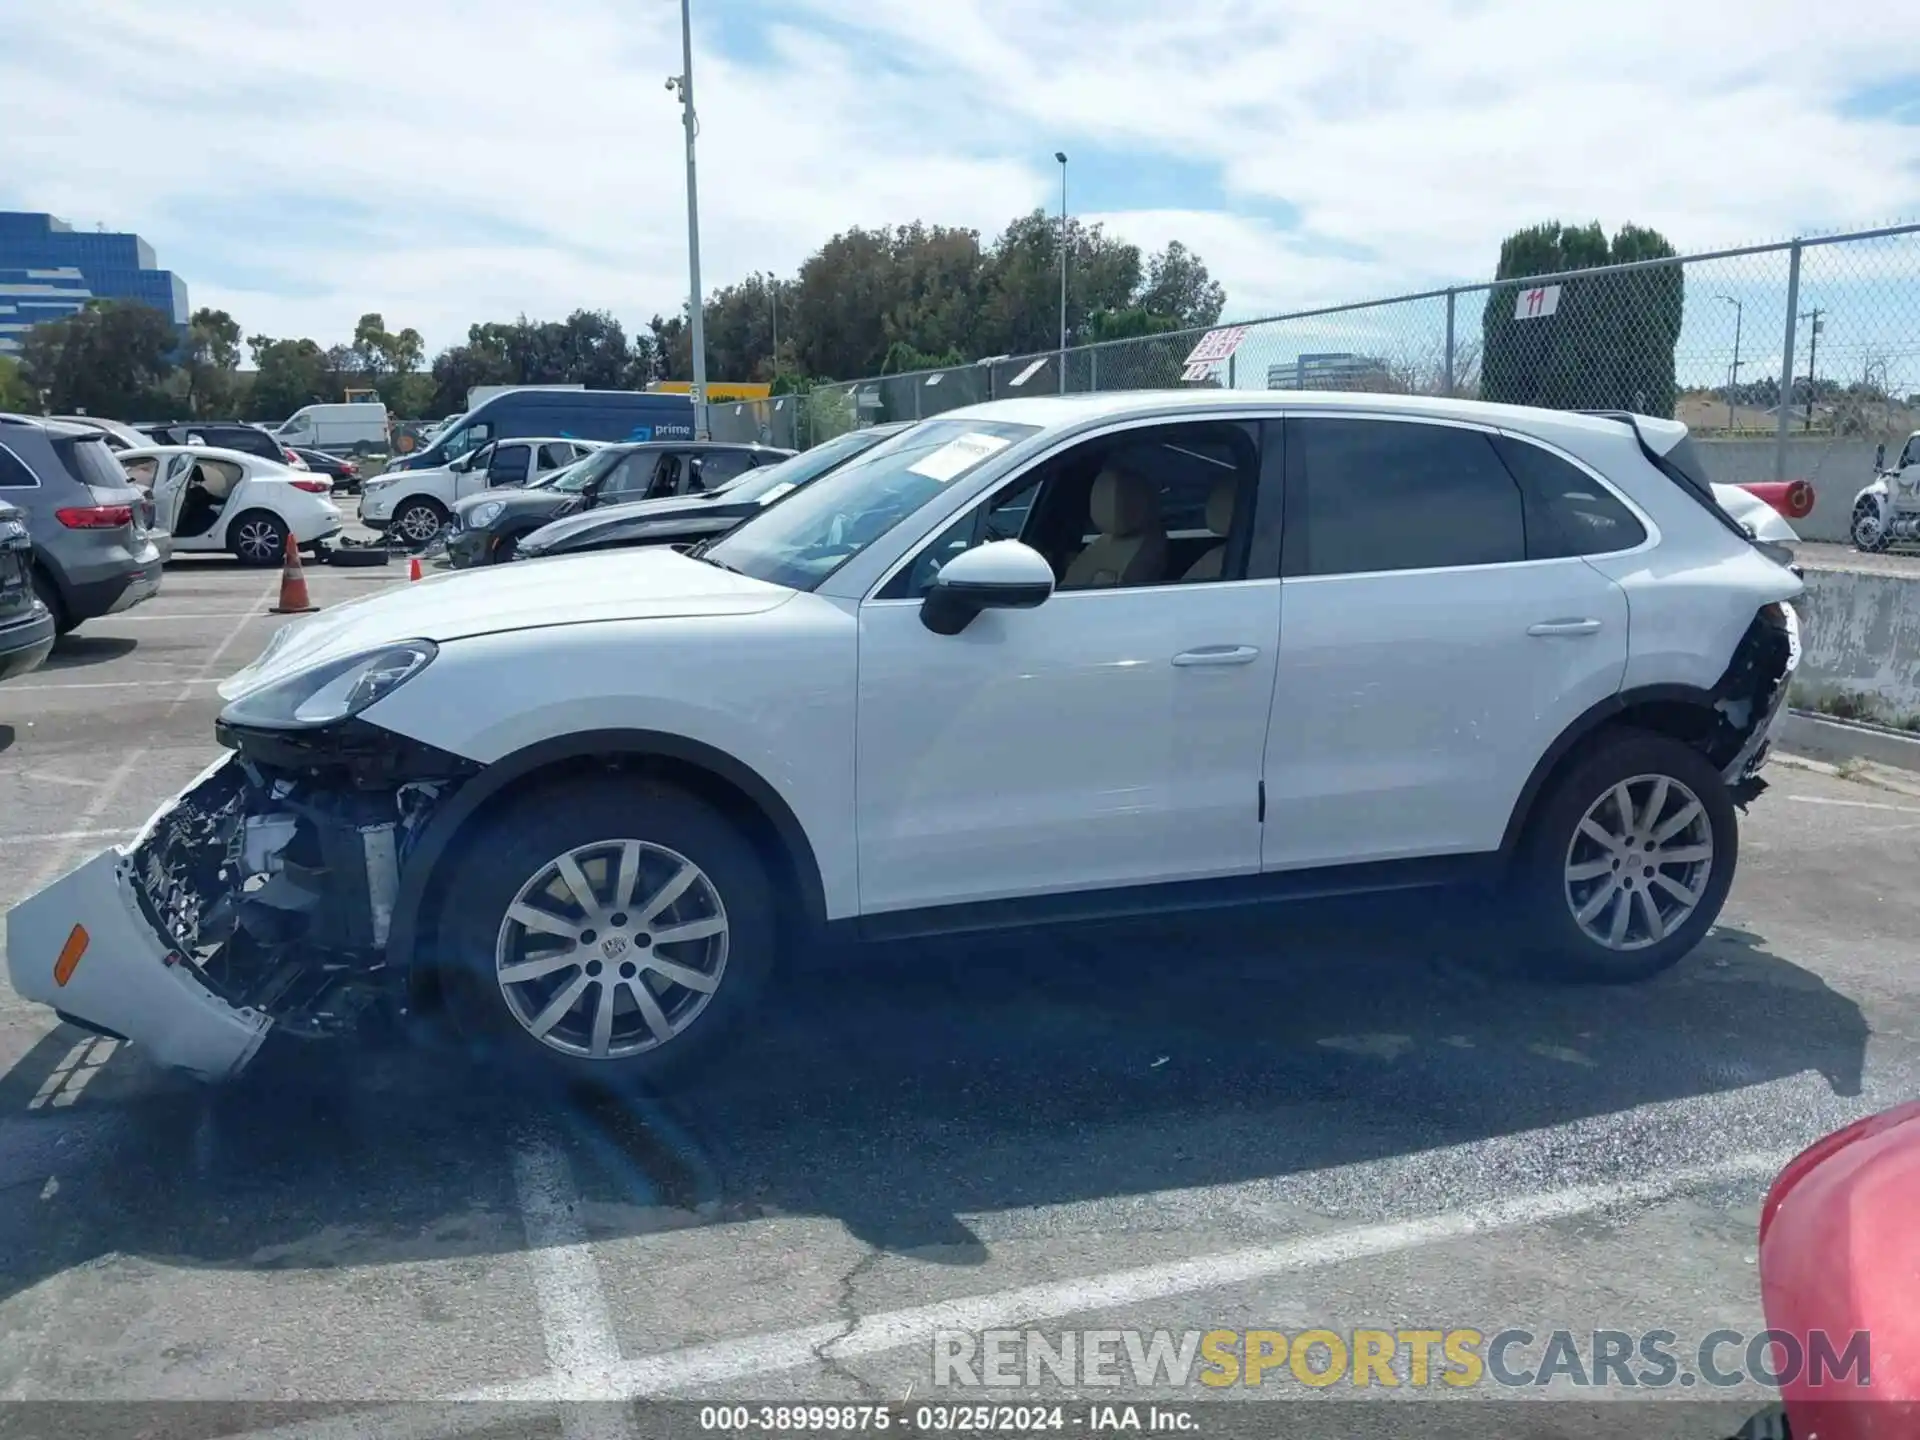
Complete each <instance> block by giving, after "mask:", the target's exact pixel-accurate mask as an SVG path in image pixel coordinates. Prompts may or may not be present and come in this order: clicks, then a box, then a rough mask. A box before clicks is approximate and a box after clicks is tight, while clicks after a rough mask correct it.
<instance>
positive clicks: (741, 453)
mask: <svg viewBox="0 0 1920 1440" xmlns="http://www.w3.org/2000/svg"><path fill="white" fill-rule="evenodd" d="M698 463H699V466H700V484H701V485H702V486H703V487H705V488H706V489H708V490H717V489H719V488H720V487H721V486H722V485H724V484H726V483H727V481H729V480H731V479H733V478H734V477H735V476H737V475H744V474H746V473H747V471H749V470H751V469H752V468H753V453H752V452H751V451H748V450H709V451H707V452H706V453H705V454H704V455H701V456H699V457H698Z"/></svg>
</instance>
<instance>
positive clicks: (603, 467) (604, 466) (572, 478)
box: [540, 450, 631, 495]
mask: <svg viewBox="0 0 1920 1440" xmlns="http://www.w3.org/2000/svg"><path fill="white" fill-rule="evenodd" d="M630 453H631V452H630V451H626V450H596V451H594V452H593V454H591V455H589V456H587V458H586V459H584V460H576V461H574V462H573V464H571V465H569V466H567V467H566V468H565V469H563V470H556V471H554V472H553V474H551V475H549V476H548V477H547V478H546V479H545V480H542V481H541V482H540V488H541V489H543V490H565V491H566V492H567V493H568V494H570V495H575V494H578V493H579V492H580V491H582V490H584V489H586V488H587V487H588V486H589V485H591V484H593V483H594V482H595V481H596V480H598V479H599V478H600V477H601V476H602V475H604V474H606V473H607V472H608V471H609V470H611V469H612V468H613V467H614V466H615V465H618V464H619V463H620V462H621V461H622V460H624V459H626V458H627V456H628V455H629V454H630Z"/></svg>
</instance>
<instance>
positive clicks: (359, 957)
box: [130, 733, 462, 1038]
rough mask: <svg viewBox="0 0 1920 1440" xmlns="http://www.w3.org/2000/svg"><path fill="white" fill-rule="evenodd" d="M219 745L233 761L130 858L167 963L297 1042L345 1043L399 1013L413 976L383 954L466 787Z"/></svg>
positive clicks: (260, 743)
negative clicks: (427, 831)
mask: <svg viewBox="0 0 1920 1440" xmlns="http://www.w3.org/2000/svg"><path fill="white" fill-rule="evenodd" d="M222 738H223V739H224V740H226V741H227V743H229V744H231V745H234V746H235V747H236V750H237V753H236V754H235V755H234V756H232V757H231V758H229V759H228V760H227V761H226V763H225V764H223V765H221V766H219V767H217V768H216V769H214V770H213V771H212V772H211V773H210V774H208V775H207V776H206V777H205V778H204V779H203V780H202V781H201V782H200V783H199V784H198V785H196V786H195V787H194V788H192V789H191V790H189V791H187V792H186V793H185V794H183V795H182V796H181V797H180V798H179V800H178V801H177V802H176V803H175V804H174V806H173V807H172V808H171V809H170V810H168V811H167V812H166V813H164V814H163V815H161V816H158V817H156V818H155V820H154V821H153V822H152V824H151V825H150V827H149V829H148V831H147V833H146V834H145V835H144V836H143V837H142V838H141V840H140V842H139V843H138V845H137V846H136V847H135V848H134V850H133V852H132V854H131V857H130V859H131V880H132V883H133V888H134V892H135V895H136V897H137V899H138V901H139V903H140V906H141V908H142V910H143V911H144V912H145V916H146V919H147V920H148V922H149V923H150V924H152V925H153V926H154V928H155V929H156V930H157V931H158V932H159V933H160V935H161V936H162V937H163V938H164V939H165V941H166V942H167V943H168V944H169V946H170V947H171V948H172V951H173V956H172V957H171V958H172V961H173V963H175V964H180V965H184V966H187V967H189V968H190V969H191V970H192V971H193V972H194V973H195V975H196V976H197V977H198V978H199V980H200V981H201V983H202V984H204V985H205V986H206V987H207V988H208V989H209V990H211V991H212V992H213V993H214V994H215V995H217V996H219V997H220V999H222V1000H224V1001H225V1002H226V1003H227V1004H228V1005H230V1006H232V1007H234V1008H235V1009H240V1010H253V1011H257V1012H259V1013H261V1014H264V1015H268V1016H271V1017H272V1019H273V1021H274V1023H275V1024H276V1025H277V1026H279V1027H281V1028H282V1030H283V1031H284V1032H286V1033H288V1034H292V1035H298V1036H305V1037H309V1038H319V1037H323V1036H328V1035H333V1034H340V1033H344V1032H347V1031H350V1030H353V1029H356V1028H358V1026H359V1025H360V1023H361V1022H362V1021H363V1020H364V1019H365V1018H366V1017H367V1016H368V1015H369V1014H371V1013H373V1012H376V1011H382V1012H385V1013H393V1012H394V1011H395V1010H397V1009H398V1008H400V1007H403V1006H404V1003H405V981H406V977H405V976H404V975H402V974H397V973H395V972H394V970H393V968H392V967H390V966H389V965H388V963H387V957H386V948H387V941H388V936H389V933H390V929H391V926H392V922H393V913H394V903H395V898H396V896H397V894H398V892H399V886H400V871H401V867H402V865H403V864H404V862H405V859H406V856H407V854H408V853H409V851H410V849H411V847H412V845H413V843H414V841H415V840H416V838H417V837H418V834H419V832H420V828H421V826H422V825H423V824H424V823H425V821H426V819H427V817H428V816H429V815H430V814H431V813H432V812H433V810H434V809H435V807H436V806H437V805H438V803H439V802H440V800H441V799H442V798H443V796H444V795H445V794H446V793H447V792H448V790H449V789H450V788H451V787H453V786H457V785H458V784H459V783H460V779H461V778H462V777H461V776H459V775H458V774H457V773H449V774H447V775H446V776H445V777H444V778H435V779H425V780H404V781H401V782H400V783H397V784H393V783H386V782H388V781H390V780H391V776H384V777H383V776H378V775H369V774H367V773H366V772H365V770H364V769H363V768H361V767H355V766H352V765H347V766H342V765H340V764H315V765H308V766H287V765H284V764H281V765H269V764H266V763H263V762H262V761H260V760H259V759H257V758H255V757H253V756H251V755H250V754H249V753H248V752H249V750H250V749H251V748H255V747H256V746H257V747H261V748H268V749H276V748H279V749H284V748H285V747H284V742H281V741H279V740H278V739H276V738H274V737H259V738H258V739H251V738H250V737H246V736H235V735H233V734H231V733H224V734H223V736H222ZM279 758H281V759H283V760H284V759H286V758H290V757H286V756H281V757H279ZM439 758H441V759H444V760H446V761H447V762H449V763H447V764H444V765H440V766H435V767H429V768H438V769H443V770H446V771H448V772H457V771H458V770H460V769H461V768H462V762H459V761H455V760H453V759H452V757H439Z"/></svg>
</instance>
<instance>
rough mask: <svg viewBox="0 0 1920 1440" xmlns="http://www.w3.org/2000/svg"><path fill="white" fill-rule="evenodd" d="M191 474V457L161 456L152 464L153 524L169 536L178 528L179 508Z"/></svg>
mask: <svg viewBox="0 0 1920 1440" xmlns="http://www.w3.org/2000/svg"><path fill="white" fill-rule="evenodd" d="M149 463H153V462H149ZM192 474H193V456H191V455H162V456H159V457H157V463H154V471H153V510H154V521H153V523H154V525H155V527H156V528H158V529H161V530H165V531H166V532H167V533H168V534H169V535H173V534H175V533H176V532H177V531H178V530H179V528H180V506H181V502H182V501H183V500H184V499H185V497H186V493H187V480H188V478H189V477H190V476H191V475H192Z"/></svg>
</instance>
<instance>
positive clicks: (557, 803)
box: [439, 780, 778, 1088]
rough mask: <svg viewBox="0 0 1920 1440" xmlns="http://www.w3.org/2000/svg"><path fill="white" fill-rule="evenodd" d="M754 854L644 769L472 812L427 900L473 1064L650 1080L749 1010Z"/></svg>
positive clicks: (763, 931) (762, 945) (763, 897)
mask: <svg viewBox="0 0 1920 1440" xmlns="http://www.w3.org/2000/svg"><path fill="white" fill-rule="evenodd" d="M777 929H778V925H777V917H776V907H775V904H774V898H773V892H772V890H771V887H770V886H769V884H768V880H767V876H766V870H765V867H764V866H763V865H762V863H761V861H760V857H759V855H758V854H757V853H756V852H755V850H754V848H753V846H752V845H751V844H750V843H749V842H748V841H747V839H746V838H745V836H744V835H742V834H741V833H740V831H739V830H738V828H737V827H735V826H734V825H733V824H732V823H731V822H730V821H729V820H728V819H727V818H726V817H725V816H723V815H721V814H720V813H719V812H717V811H715V810H714V809H713V808H712V807H710V806H708V805H707V804H706V803H705V802H703V801H701V800H699V799H698V798H696V797H695V796H692V795H690V794H688V793H686V792H685V791H682V790H679V789H677V788H675V787H673V786H670V785H665V784H661V783H659V782H655V781H640V780H632V781H625V782H612V783H609V782H607V781H605V780H601V781H598V782H595V783H591V784H589V783H583V782H577V781H576V782H568V783H565V784H561V785H556V786H552V787H547V788H543V789H540V790H537V791H535V792H532V793H530V794H528V795H526V796H524V797H522V798H521V799H519V800H517V801H515V802H513V803H512V804H511V805H510V806H509V807H508V808H507V809H506V810H505V811H504V812H502V813H501V814H499V815H498V816H496V817H495V818H494V819H493V820H492V821H491V822H490V823H489V824H487V826H486V829H485V833H484V834H481V835H479V836H477V837H476V839H475V841H474V843H473V844H472V845H471V846H470V847H467V848H466V849H465V851H464V853H463V855H462V858H461V859H460V861H459V862H458V869H457V871H456V873H455V875H454V877H453V880H452V882H451V884H450V885H449V886H448V891H447V897H446V903H445V906H444V908H443V910H442V912H441V925H440V940H439V944H440V947H441V955H442V959H441V962H440V963H441V970H442V974H443V975H444V976H445V977H446V978H447V979H448V980H449V982H451V984H452V988H453V990H454V993H455V995H456V996H457V997H458V998H457V1000H456V1014H457V1016H458V1018H459V1020H460V1023H461V1027H462V1029H463V1030H464V1031H466V1032H467V1034H468V1035H469V1036H470V1037H471V1038H472V1039H473V1040H474V1042H475V1043H476V1044H477V1045H478V1046H479V1047H481V1049H482V1050H483V1051H484V1052H485V1054H486V1057H487V1058H488V1059H497V1060H500V1061H503V1062H505V1063H508V1064H512V1065H515V1066H519V1067H531V1068H533V1069H536V1070H544V1071H546V1072H548V1073H550V1074H557V1075H559V1076H561V1077H563V1078H566V1079H571V1080H586V1081H590V1082H595V1083H602V1084H607V1085H611V1086H615V1087H619V1088H627V1087H630V1086H635V1085H638V1086H643V1087H650V1088H664V1087H667V1086H670V1085H672V1084H673V1083H674V1082H675V1081H677V1080H678V1079H679V1078H681V1077H682V1076H685V1075H686V1074H688V1073H690V1071H691V1070H692V1069H694V1068H695V1067H696V1066H697V1065H698V1064H699V1063H701V1062H702V1061H704V1060H705V1059H707V1058H708V1057H710V1056H711V1055H712V1054H713V1052H714V1051H715V1049H716V1048H717V1047H718V1046H719V1044H720V1042H721V1041H723V1040H724V1039H725V1038H726V1037H727V1035H728V1033H729V1032H730V1031H731V1030H733V1029H734V1028H735V1026H736V1025H737V1023H738V1022H739V1020H740V1019H741V1018H742V1017H743V1016H744V1015H745V1014H746V1013H747V1012H748V1011H749V1010H751V1008H752V1006H753V1002H754V1001H755V999H757V997H758V994H759V991H760V989H761V986H762V984H763V983H764V981H765V979H766V976H767V974H768V972H769V971H770V970H771V968H772V963H773V957H774V953H775V946H776V943H777Z"/></svg>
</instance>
